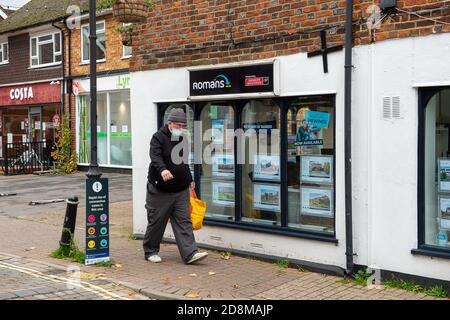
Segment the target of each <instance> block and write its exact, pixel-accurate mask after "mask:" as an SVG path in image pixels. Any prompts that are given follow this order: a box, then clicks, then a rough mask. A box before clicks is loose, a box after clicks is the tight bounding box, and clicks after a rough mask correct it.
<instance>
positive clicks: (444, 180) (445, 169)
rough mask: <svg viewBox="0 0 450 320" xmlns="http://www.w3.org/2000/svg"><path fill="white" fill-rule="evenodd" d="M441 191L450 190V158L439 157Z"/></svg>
mask: <svg viewBox="0 0 450 320" xmlns="http://www.w3.org/2000/svg"><path fill="white" fill-rule="evenodd" d="M438 162H439V163H438V165H439V191H440V192H450V159H439V161H438Z"/></svg>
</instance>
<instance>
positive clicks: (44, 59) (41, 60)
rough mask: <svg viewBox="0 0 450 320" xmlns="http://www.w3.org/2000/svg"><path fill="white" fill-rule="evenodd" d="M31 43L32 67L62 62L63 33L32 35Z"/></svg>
mask: <svg viewBox="0 0 450 320" xmlns="http://www.w3.org/2000/svg"><path fill="white" fill-rule="evenodd" d="M30 43H31V66H32V67H41V66H48V65H53V64H57V63H60V62H61V60H62V51H61V33H59V32H57V33H52V34H47V35H42V36H36V37H32V38H30Z"/></svg>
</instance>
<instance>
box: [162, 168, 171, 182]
mask: <svg viewBox="0 0 450 320" xmlns="http://www.w3.org/2000/svg"><path fill="white" fill-rule="evenodd" d="M161 177H162V178H163V180H164V181H169V180H172V179H173V175H172V173H171V172H170V171H169V170H163V172H161Z"/></svg>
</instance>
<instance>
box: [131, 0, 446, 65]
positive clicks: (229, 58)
mask: <svg viewBox="0 0 450 320" xmlns="http://www.w3.org/2000/svg"><path fill="white" fill-rule="evenodd" d="M373 4H376V5H377V4H379V1H367V0H355V2H354V10H355V12H354V16H353V18H354V33H355V44H367V43H370V42H372V41H381V40H385V39H389V38H400V37H408V36H419V35H428V34H431V33H433V32H448V31H450V30H449V28H448V26H445V27H444V26H442V25H441V26H436V27H434V28H433V26H432V25H434V23H433V22H431V21H426V20H424V19H419V18H418V17H414V16H410V15H407V14H403V13H400V14H398V15H396V16H395V17H393V18H392V19H393V20H392V21H391V20H389V21H388V20H385V21H384V22H383V26H382V29H380V31H376V32H375V35H374V36H372V32H369V30H368V29H367V23H366V22H367V17H368V16H370V14H369V13H367V12H366V10H367V8H368V7H369V6H370V5H373ZM444 4H445V1H434V0H417V1H413V0H399V1H398V5H399V7H400V8H402V9H404V10H414V11H417V10H423V9H427V8H433V7H434V8H436V7H441V6H443V5H444ZM449 15H450V14H449V11H448V9H440V10H438V9H436V11H434V12H433V13H432V16H433V17H434V18H442V19H443V21H447V22H450V20H449ZM344 23H345V1H344V0H337V1H329V0H178V1H169V0H156V1H155V6H154V9H153V11H152V12H150V13H149V17H148V19H147V22H146V23H144V24H140V25H138V27H137V28H136V30H135V31H134V34H133V52H134V53H135V55H134V57H133V58H132V60H131V67H130V69H131V71H141V70H150V69H159V68H173V67H183V66H190V65H203V64H216V63H230V62H237V61H249V60H255V59H263V58H271V57H275V56H282V55H289V54H294V53H298V52H310V51H314V50H317V49H319V48H320V37H319V30H321V29H327V30H328V43H329V45H330V46H331V45H337V44H343V43H344Z"/></svg>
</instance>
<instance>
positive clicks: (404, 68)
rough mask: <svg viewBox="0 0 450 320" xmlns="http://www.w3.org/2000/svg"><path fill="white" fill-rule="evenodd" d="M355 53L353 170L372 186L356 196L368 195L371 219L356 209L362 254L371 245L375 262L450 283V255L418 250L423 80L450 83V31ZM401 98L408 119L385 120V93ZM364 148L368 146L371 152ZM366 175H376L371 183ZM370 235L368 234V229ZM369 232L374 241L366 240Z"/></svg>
mask: <svg viewBox="0 0 450 320" xmlns="http://www.w3.org/2000/svg"><path fill="white" fill-rule="evenodd" d="M354 57H355V59H354V64H355V66H356V70H355V72H354V81H355V86H354V95H353V109H354V110H355V112H354V115H355V117H354V118H353V130H354V131H353V134H354V136H355V139H354V141H353V142H354V144H353V151H354V155H355V157H354V161H353V166H354V171H353V174H354V177H355V178H354V179H355V180H359V179H360V178H361V181H362V184H363V185H365V187H364V188H361V189H358V188H354V194H353V196H354V197H355V198H360V197H367V199H368V218H367V221H366V220H365V219H363V218H359V217H358V215H359V214H360V212H359V210H355V209H356V207H358V206H355V207H354V215H355V220H356V221H357V224H356V233H355V239H356V244H355V248H357V252H358V253H360V251H362V250H363V249H364V248H365V247H367V248H368V254H367V264H368V265H371V266H377V267H380V268H382V269H385V270H391V271H398V272H403V273H409V274H415V275H420V276H424V277H431V278H440V279H445V280H450V261H449V260H445V259H439V258H429V257H423V256H414V255H412V254H411V249H415V248H417V245H418V244H417V234H418V225H417V165H418V162H417V147H418V140H417V135H418V89H417V88H415V85H416V84H418V83H421V84H426V83H438V82H447V83H449V84H450V34H440V35H432V36H428V37H418V38H410V39H402V40H390V41H383V42H379V43H375V44H373V45H370V46H360V47H356V48H355V49H354ZM393 95H395V96H400V98H401V110H402V116H403V119H399V120H382V117H381V115H382V113H381V111H382V97H383V96H393ZM360 108H361V109H362V108H366V110H365V111H363V110H359V109H360ZM358 114H359V115H362V116H364V117H365V118H363V117H357V116H356V115H358ZM366 120H369V121H368V122H367V123H366V124H365V126H366V129H364V128H359V127H364V126H363V125H362V123H361V124H360V123H359V122H360V121H366ZM359 135H367V137H358V136H359ZM359 150H367V156H364V155H360V154H359ZM363 176H367V177H368V179H367V181H366V182H364V181H363V178H362V177H363ZM356 177H357V178H356ZM365 189H367V194H366V191H365ZM357 201H358V200H355V202H354V203H356V202H357ZM366 223H368V226H367V225H366V226H365V224H366ZM366 232H367V233H368V236H365V235H363V234H362V233H366ZM365 237H367V239H368V242H367V243H366V246H364V245H362V243H359V241H358V239H363V238H365ZM364 256H365V254H364Z"/></svg>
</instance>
